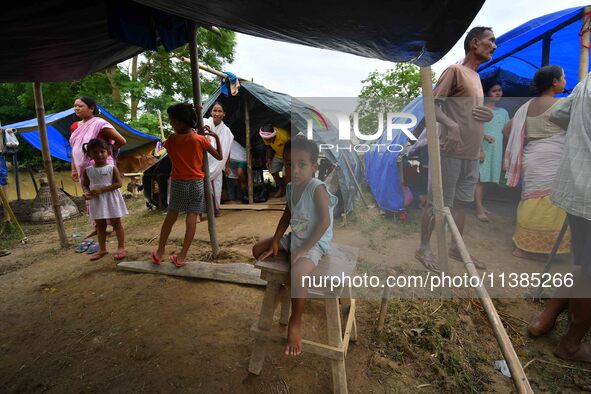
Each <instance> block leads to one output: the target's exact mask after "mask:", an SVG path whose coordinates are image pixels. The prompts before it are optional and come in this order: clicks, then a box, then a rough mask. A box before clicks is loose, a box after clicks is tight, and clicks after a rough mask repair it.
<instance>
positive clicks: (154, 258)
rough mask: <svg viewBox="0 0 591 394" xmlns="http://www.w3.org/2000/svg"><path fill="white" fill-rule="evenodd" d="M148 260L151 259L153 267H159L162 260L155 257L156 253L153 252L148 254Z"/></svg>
mask: <svg viewBox="0 0 591 394" xmlns="http://www.w3.org/2000/svg"><path fill="white" fill-rule="evenodd" d="M150 258H151V259H152V264H154V265H160V263H161V262H162V260H160V259H159V258H158V256H156V252H154V251H153V250H152V251H151V252H150Z"/></svg>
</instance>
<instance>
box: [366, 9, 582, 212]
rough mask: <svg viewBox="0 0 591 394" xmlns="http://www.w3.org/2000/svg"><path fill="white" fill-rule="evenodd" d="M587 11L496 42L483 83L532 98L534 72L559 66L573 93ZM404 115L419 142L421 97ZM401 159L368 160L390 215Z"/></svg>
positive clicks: (377, 156) (398, 199) (399, 195)
mask: <svg viewBox="0 0 591 394" xmlns="http://www.w3.org/2000/svg"><path fill="white" fill-rule="evenodd" d="M583 10H584V8H583V7H576V8H569V9H566V10H563V11H559V12H555V13H552V14H548V15H544V16H541V17H539V18H535V19H532V20H530V21H528V22H526V23H524V24H522V25H520V26H518V27H516V28H514V29H512V30H511V31H509V32H507V33H505V34H503V35H501V36H500V37H497V50H496V51H495V53H494V55H493V58H492V60H490V61H489V62H487V63H484V64H483V65H481V66H480V68H479V69H478V72H479V74H480V76H481V78H482V79H489V78H494V79H496V80H497V81H499V82H500V83H501V85H502V87H503V95H504V96H506V97H508V96H510V97H528V96H529V87H530V85H531V82H532V79H533V75H534V74H535V72H536V70H538V68H540V67H542V66H543V65H547V64H558V65H560V66H562V67H563V68H564V72H565V75H566V80H567V85H566V90H567V91H570V90H572V89H573V88H574V86H575V85H576V84H577V74H578V67H579V47H580V39H579V31H580V29H581V26H582V24H581V19H582V18H583V16H584V15H583ZM544 48H546V49H544ZM522 103H523V101H522V100H518V99H515V100H506V101H504V103H501V104H500V105H501V106H505V107H507V109H508V110H509V112H510V113H513V112H514V111H515V110H516V109H517V108H518V106H519V105H521V104H522ZM402 112H405V113H412V114H414V115H415V116H416V117H417V119H418V121H419V126H417V127H416V128H415V129H413V130H416V133H415V134H416V135H417V137H418V134H419V133H420V132H421V131H422V130H423V126H422V125H423V123H421V121H422V120H423V117H424V113H423V100H422V97H418V98H417V99H415V100H413V101H412V102H411V103H410V104H408V105H407V106H406V107H405V108H404V109H403V110H402ZM382 139H383V138H382ZM407 141H408V138H407V137H406V135H404V134H400V135H398V138H397V140H396V141H393V143H399V144H402V145H404V144H405V143H406V142H407ZM380 142H384V141H380ZM398 156H399V155H398V153H390V152H384V153H378V152H376V151H372V152H368V153H367V154H366V155H365V176H366V178H367V181H368V184H369V186H370V189H371V191H372V193H373V195H374V197H375V198H376V201H377V202H378V204H379V206H380V207H381V208H382V209H384V210H387V211H391V212H400V211H403V210H404V195H403V190H402V186H401V184H400V174H399V170H398V167H397V165H396V163H397V160H398ZM385 180H386V181H385Z"/></svg>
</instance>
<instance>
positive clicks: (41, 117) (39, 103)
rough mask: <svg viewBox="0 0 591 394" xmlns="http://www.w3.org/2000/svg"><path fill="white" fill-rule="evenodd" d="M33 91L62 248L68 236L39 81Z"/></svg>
mask: <svg viewBox="0 0 591 394" xmlns="http://www.w3.org/2000/svg"><path fill="white" fill-rule="evenodd" d="M33 91H34V93H35V110H36V111H37V125H38V126H39V139H40V140H41V154H42V156H43V166H44V167H45V172H46V173H47V182H48V183H49V194H50V195H51V205H53V213H54V214H55V221H56V225H57V232H58V235H59V237H60V244H61V245H62V247H63V248H65V247H67V246H68V238H67V237H66V230H65V228H64V221H63V219H62V211H61V208H60V205H59V198H58V196H57V188H56V187H55V177H54V176H53V166H52V164H51V155H50V153H49V142H48V140H47V127H46V126H45V107H44V105H43V92H42V91H41V83H40V82H34V83H33Z"/></svg>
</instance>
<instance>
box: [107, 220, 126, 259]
mask: <svg viewBox="0 0 591 394" xmlns="http://www.w3.org/2000/svg"><path fill="white" fill-rule="evenodd" d="M110 220H111V226H113V231H115V235H116V236H117V256H119V255H121V254H123V253H125V254H127V252H126V251H125V232H124V231H123V224H121V218H112V219H110Z"/></svg>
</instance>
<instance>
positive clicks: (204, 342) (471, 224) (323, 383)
mask: <svg viewBox="0 0 591 394" xmlns="http://www.w3.org/2000/svg"><path fill="white" fill-rule="evenodd" d="M129 208H130V212H131V215H130V216H129V217H128V218H127V219H126V221H125V229H126V238H127V244H128V250H129V252H130V256H129V257H128V259H129V260H147V258H148V253H149V250H150V249H151V248H152V247H153V246H154V245H155V243H156V238H157V236H158V232H159V227H160V224H161V223H162V220H163V215H162V213H161V212H157V211H149V210H147V209H146V208H145V206H144V203H143V202H142V201H139V200H137V201H134V202H131V203H130V204H129ZM493 208H495V209H493V211H495V213H496V214H495V215H494V216H493V221H492V222H491V223H488V224H481V223H480V222H477V221H476V220H475V219H474V218H473V216H470V217H469V218H468V223H467V229H468V230H467V232H466V237H465V239H466V243H467V245H468V247H469V248H470V251H471V253H472V254H474V255H477V256H478V257H479V258H480V259H481V260H483V261H485V262H486V263H487V264H488V265H489V269H490V270H504V269H507V267H515V266H520V267H522V268H524V269H525V270H530V271H540V270H541V269H542V264H540V263H538V262H528V261H525V260H519V259H517V258H514V257H513V256H512V255H511V250H512V246H511V233H512V230H513V216H512V215H514V211H512V209H513V208H512V207H511V205H510V204H509V203H508V202H504V203H502V202H499V203H497V204H496V205H495V207H493ZM280 215H281V212H277V211H264V212H256V211H231V212H229V211H224V215H223V216H222V217H220V218H218V220H217V231H218V237H219V240H220V244H221V248H222V253H221V255H220V257H219V258H218V259H217V262H218V263H228V262H250V263H254V260H253V259H252V258H251V257H250V250H251V247H252V245H253V244H254V243H255V242H256V241H257V240H258V239H260V238H261V237H266V236H270V235H272V232H273V231H274V228H275V225H276V223H277V221H278V219H279V217H280ZM417 222H418V211H416V210H415V211H411V212H410V218H409V222H408V223H404V224H400V223H396V222H395V221H394V219H392V218H389V217H384V216H382V215H380V214H379V212H378V210H377V209H371V210H365V209H363V208H358V210H357V214H356V215H354V216H352V217H350V218H348V220H347V226H344V227H341V225H342V223H343V222H342V220H341V219H337V220H336V221H335V228H336V230H335V240H336V242H339V243H343V244H348V245H352V246H355V247H358V248H359V249H360V259H359V269H361V270H367V271H368V272H375V271H379V270H383V269H389V268H391V263H392V262H393V261H395V262H396V266H397V268H396V269H397V272H401V271H404V272H414V271H419V272H420V271H423V269H422V266H421V265H420V263H418V262H416V261H415V260H414V251H415V248H416V246H417V244H418V231H419V227H418V224H417ZM87 226H88V224H87V221H86V219H85V218H83V217H79V218H76V219H73V220H70V221H68V222H66V232H67V234H68V236H69V237H70V240H71V242H72V244H74V243H78V242H79V241H80V238H73V237H72V236H73V235H74V234H84V232H85V231H86V230H87ZM25 229H26V232H27V235H28V243H27V244H26V245H18V244H16V243H15V242H14V241H10V240H8V241H7V240H4V241H2V243H3V244H4V245H5V246H6V245H8V246H10V247H11V250H12V254H11V255H10V256H8V257H3V258H1V259H0V299H1V300H2V303H1V305H0V391H1V392H52V393H65V392H67V393H70V392H154V393H158V392H202V393H214V392H220V393H226V392H232V393H328V392H330V391H331V388H332V384H331V377H330V369H329V366H328V363H327V362H326V361H325V360H323V359H320V358H319V357H317V356H314V355H311V354H304V355H302V356H301V357H298V358H295V359H288V358H286V357H284V356H283V355H282V353H281V348H280V347H279V346H278V347H276V348H272V349H271V351H270V352H269V353H268V356H267V359H266V361H265V366H264V368H263V371H262V373H261V375H260V376H258V377H254V376H250V375H249V374H248V372H247V366H248V360H249V356H250V353H251V350H252V347H253V344H254V340H253V339H252V337H251V336H250V334H249V328H250V326H251V324H252V323H253V322H254V321H255V320H256V318H257V314H258V310H259V306H260V303H261V300H262V296H263V289H262V288H260V287H254V286H243V285H235V284H227V283H221V282H214V281H207V280H196V279H194V280H190V279H182V278H177V277H170V276H163V275H156V274H140V273H131V272H125V271H121V270H118V269H117V268H116V264H115V262H114V261H113V260H112V257H106V258H104V259H102V260H100V261H99V262H96V263H92V262H89V261H88V257H87V256H86V255H84V254H77V253H74V252H73V251H72V250H71V248H70V249H61V248H60V247H59V241H58V237H57V233H56V231H55V227H54V226H53V225H27V226H25ZM183 231H184V226H183V225H182V223H181V222H179V223H177V225H176V226H175V228H174V229H173V232H172V234H171V239H170V245H169V247H168V251H167V252H170V253H172V252H173V251H174V250H175V249H178V248H180V245H181V242H182V237H183ZM208 239H209V238H208V234H207V223H206V222H203V223H201V224H199V225H198V229H197V239H196V240H195V242H194V244H193V247H192V249H191V252H190V259H191V260H201V261H209V260H210V249H209V246H208ZM109 241H110V243H109V245H108V246H109V248H110V249H111V250H114V248H115V246H116V244H115V241H114V239H113V238H109ZM434 244H435V242H433V245H434ZM568 264H569V258H568V257H562V258H560V259H559V261H558V262H557V264H556V265H555V268H556V269H557V270H566V269H568ZM451 265H452V268H453V269H454V270H457V271H458V272H462V266H461V265H460V263H457V262H455V263H454V262H452V263H451ZM408 298H409V299H408ZM408 298H407V299H401V298H397V299H393V300H392V302H391V304H390V307H389V313H388V316H387V319H386V330H385V333H382V334H381V335H378V334H377V333H376V320H377V317H378V310H379V300H376V299H374V300H371V299H361V300H359V301H358V313H357V322H358V327H359V339H358V342H357V343H356V344H352V345H351V346H350V348H349V353H348V355H347V360H346V367H347V380H348V385H349V392H351V393H390V392H391V393H398V392H417V391H419V392H449V391H454V392H510V391H514V388H513V385H512V383H511V380H510V379H507V378H505V377H503V376H502V375H501V374H500V373H499V372H498V371H496V370H495V369H494V367H493V362H494V360H499V359H502V355H501V352H500V350H499V348H498V346H497V345H496V342H495V339H494V336H493V333H492V330H491V329H490V327H489V326H488V323H487V321H486V318H485V317H484V315H483V314H482V312H481V310H479V306H478V305H479V304H478V302H476V301H475V300H471V299H463V300H455V301H445V300H443V301H442V300H440V299H437V298H435V299H420V298H417V297H412V296H410V297H408ZM495 304H496V305H497V308H498V309H499V311H501V312H503V313H505V314H506V316H505V320H504V321H505V323H506V324H507V327H508V328H507V330H508V332H509V334H510V336H511V338H512V340H513V341H514V344H515V347H516V349H517V351H518V353H519V356H520V358H521V360H522V362H523V364H525V363H527V362H530V361H532V360H534V361H533V362H531V363H530V365H528V368H527V369H526V372H527V373H528V376H529V377H530V380H531V382H532V386H533V387H534V389H535V390H536V391H537V392H557V391H562V392H570V391H572V392H576V391H580V390H585V389H587V390H591V380H590V378H589V376H591V374H589V372H585V370H584V369H585V368H589V367H588V366H585V365H580V364H571V363H565V362H562V361H560V360H558V359H556V358H555V357H554V356H553V355H552V348H553V346H554V345H555V344H556V341H557V340H558V338H559V336H560V333H561V332H563V331H564V326H565V321H564V320H565V319H564V318H562V319H561V320H560V322H559V325H558V328H557V332H555V333H553V334H551V335H549V336H548V337H546V338H543V339H539V340H532V339H530V338H528V337H527V335H526V334H525V322H526V321H528V320H529V319H530V318H531V317H532V316H534V315H535V314H536V313H537V312H538V311H539V310H541V309H542V305H541V304H538V303H534V302H532V301H529V300H524V299H501V300H495ZM322 313H323V312H322V309H321V304H319V303H318V302H312V301H311V302H309V303H308V304H307V312H306V316H305V323H304V325H305V327H304V336H311V337H322V335H323V334H324V332H323V328H324V327H323V326H322V323H321V321H320V320H318V319H317V318H316V316H321V315H322Z"/></svg>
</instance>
